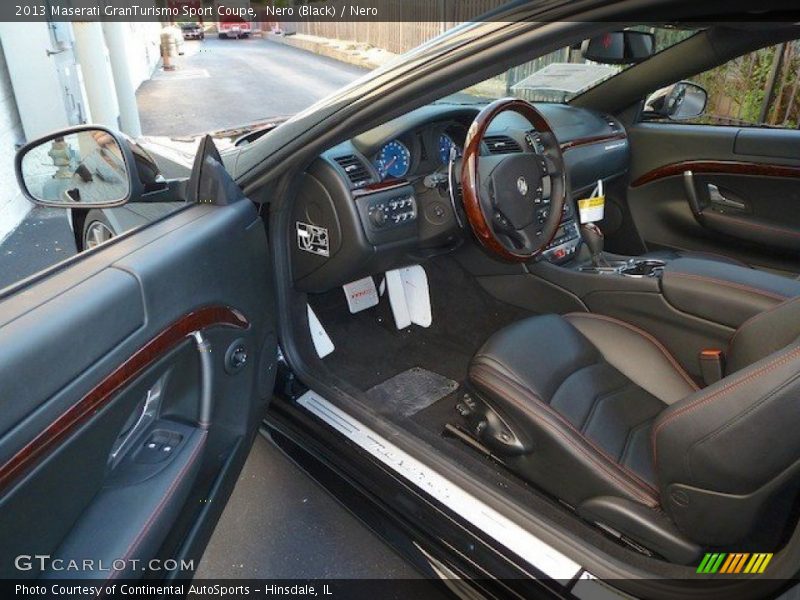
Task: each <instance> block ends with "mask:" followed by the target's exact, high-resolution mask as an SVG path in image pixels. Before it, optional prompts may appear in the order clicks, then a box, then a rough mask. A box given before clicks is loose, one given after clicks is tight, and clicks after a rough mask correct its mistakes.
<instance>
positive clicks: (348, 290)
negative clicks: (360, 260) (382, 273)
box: [342, 277, 378, 314]
mask: <svg viewBox="0 0 800 600" xmlns="http://www.w3.org/2000/svg"><path fill="white" fill-rule="evenodd" d="M342 289H343V290H344V295H345V296H346V297H347V306H348V307H349V308H350V314H355V313H357V312H361V311H362V310H364V309H366V308H372V307H373V306H375V305H376V304H378V290H377V289H375V281H374V280H373V279H372V277H364V279H359V280H358V281H351V282H350V283H347V284H345V285H343V286H342Z"/></svg>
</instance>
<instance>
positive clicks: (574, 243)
mask: <svg viewBox="0 0 800 600" xmlns="http://www.w3.org/2000/svg"><path fill="white" fill-rule="evenodd" d="M544 218H547V215H546V214H545V215H544ZM580 245H581V234H580V228H579V227H578V221H577V219H576V218H575V206H574V205H573V203H572V202H570V201H566V202H564V208H563V209H562V217H561V224H560V225H559V226H558V230H556V234H555V235H554V236H553V240H552V241H551V242H550V243H549V244H548V245H547V247H546V248H545V250H544V252H542V258H543V259H544V260H547V261H549V262H551V263H553V264H557V265H561V264H565V263H568V262H569V261H571V260H573V259H574V258H575V257H576V256H577V254H578V249H579V247H580Z"/></svg>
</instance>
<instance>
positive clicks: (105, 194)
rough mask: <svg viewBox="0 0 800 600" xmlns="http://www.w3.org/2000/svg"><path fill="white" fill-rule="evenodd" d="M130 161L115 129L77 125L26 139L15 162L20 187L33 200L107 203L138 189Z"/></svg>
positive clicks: (68, 204) (117, 202)
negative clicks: (40, 136)
mask: <svg viewBox="0 0 800 600" xmlns="http://www.w3.org/2000/svg"><path fill="white" fill-rule="evenodd" d="M135 164H136V163H135V157H134V155H133V152H132V151H131V148H130V146H129V144H128V143H127V141H126V140H125V139H124V138H123V137H122V136H121V135H119V134H117V133H114V132H113V131H111V130H109V129H105V128H103V127H98V126H80V127H74V128H72V129H65V130H63V131H57V132H54V133H52V134H50V135H47V136H45V137H43V138H40V139H38V140H35V141H33V142H31V143H29V144H27V145H26V146H24V147H23V148H21V149H20V150H19V151H18V152H17V156H16V161H15V168H16V173H17V181H18V182H19V185H20V188H21V189H22V193H23V194H24V195H25V196H26V197H27V198H28V200H30V201H31V202H33V203H34V204H40V205H42V206H51V207H60V208H70V207H75V205H80V206H82V207H87V208H88V207H98V208H110V207H114V206H120V205H122V204H125V203H126V202H127V201H128V200H130V198H131V197H132V196H134V195H136V194H137V193H138V192H139V191H140V190H139V188H140V187H141V186H142V184H141V182H140V181H139V180H138V177H137V178H136V179H134V177H133V171H134V170H135V169H136V167H135Z"/></svg>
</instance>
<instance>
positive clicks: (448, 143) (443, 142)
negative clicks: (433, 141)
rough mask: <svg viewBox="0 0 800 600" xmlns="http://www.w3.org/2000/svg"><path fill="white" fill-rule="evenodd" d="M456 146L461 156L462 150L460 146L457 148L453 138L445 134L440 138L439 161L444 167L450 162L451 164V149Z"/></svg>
mask: <svg viewBox="0 0 800 600" xmlns="http://www.w3.org/2000/svg"><path fill="white" fill-rule="evenodd" d="M454 146H455V149H456V150H457V151H458V154H461V150H460V149H459V147H458V146H456V143H455V142H454V141H453V138H451V137H450V136H449V135H447V134H446V133H443V134H441V135H440V136H439V161H440V162H441V163H442V164H443V165H446V164H447V163H448V162H450V148H452V147H454Z"/></svg>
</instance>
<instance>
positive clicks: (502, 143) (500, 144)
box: [483, 135, 522, 154]
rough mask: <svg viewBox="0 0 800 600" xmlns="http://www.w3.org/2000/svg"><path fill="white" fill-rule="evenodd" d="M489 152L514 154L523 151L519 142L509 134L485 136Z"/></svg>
mask: <svg viewBox="0 0 800 600" xmlns="http://www.w3.org/2000/svg"><path fill="white" fill-rule="evenodd" d="M483 141H484V143H485V144H486V148H487V149H488V150H489V154H512V153H514V152H522V148H520V146H519V144H518V143H517V142H515V141H514V140H513V139H512V138H510V137H508V136H507V135H487V136H486V137H484V138H483Z"/></svg>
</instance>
